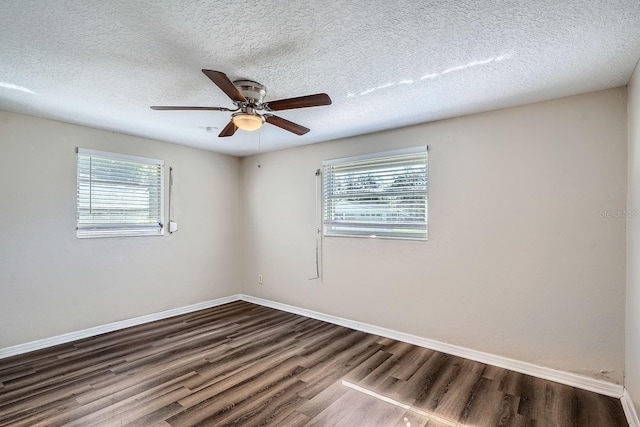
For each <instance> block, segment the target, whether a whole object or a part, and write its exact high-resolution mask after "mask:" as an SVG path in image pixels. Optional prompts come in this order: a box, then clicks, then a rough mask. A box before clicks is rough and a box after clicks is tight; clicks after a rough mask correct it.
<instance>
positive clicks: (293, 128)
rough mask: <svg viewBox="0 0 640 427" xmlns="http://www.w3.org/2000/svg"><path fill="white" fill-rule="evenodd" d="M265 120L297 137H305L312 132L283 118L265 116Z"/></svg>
mask: <svg viewBox="0 0 640 427" xmlns="http://www.w3.org/2000/svg"><path fill="white" fill-rule="evenodd" d="M264 119H265V120H266V121H267V123H271V124H272V125H274V126H278V127H279V128H282V129H284V130H288V131H289V132H293V133H295V134H296V135H304V134H305V133H307V132H309V131H310V130H311V129H308V128H306V127H304V126H300V125H299V124H297V123H293V122H290V121H289V120H286V119H283V118H282V117H278V116H274V115H271V114H265V115H264Z"/></svg>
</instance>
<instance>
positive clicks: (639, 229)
mask: <svg viewBox="0 0 640 427" xmlns="http://www.w3.org/2000/svg"><path fill="white" fill-rule="evenodd" d="M628 94H629V99H628V110H627V113H628V117H629V181H628V186H629V187H628V196H627V203H628V209H629V212H630V213H631V215H630V216H628V217H627V322H626V336H627V340H626V366H625V387H626V388H627V390H628V392H629V395H630V396H631V398H632V399H633V401H634V404H635V406H636V411H637V412H638V413H639V414H640V217H638V215H635V213H637V212H640V67H639V66H636V69H635V71H634V73H633V76H632V77H631V82H630V83H629V86H628Z"/></svg>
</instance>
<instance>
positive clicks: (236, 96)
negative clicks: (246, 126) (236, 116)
mask: <svg viewBox="0 0 640 427" xmlns="http://www.w3.org/2000/svg"><path fill="white" fill-rule="evenodd" d="M202 72H203V73H204V74H205V75H206V76H207V77H209V78H210V79H211V81H212V82H214V83H215V84H216V85H217V86H218V87H219V88H220V89H222V91H223V92H224V93H226V94H227V96H228V97H229V98H231V99H233V100H234V101H238V102H245V101H246V100H247V99H246V98H245V97H244V95H243V94H242V92H240V89H238V88H237V87H236V85H234V84H233V82H232V81H231V80H229V77H227V75H226V74H225V73H222V72H220V71H214V70H202Z"/></svg>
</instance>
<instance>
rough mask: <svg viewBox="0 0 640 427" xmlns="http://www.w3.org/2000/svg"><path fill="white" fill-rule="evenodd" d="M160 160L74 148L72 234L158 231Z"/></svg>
mask: <svg viewBox="0 0 640 427" xmlns="http://www.w3.org/2000/svg"><path fill="white" fill-rule="evenodd" d="M163 165H164V162H163V161H162V160H155V159H149V158H146V157H134V156H128V155H124V154H116V153H107V152H103V151H96V150H88V149H83V148H79V149H78V178H77V208H78V209H77V236H78V237H107V236H140V235H160V234H162V233H163V225H162V212H163V209H162V206H163V205H162V203H163V197H162V196H163V195H162V191H163V190H162V171H163Z"/></svg>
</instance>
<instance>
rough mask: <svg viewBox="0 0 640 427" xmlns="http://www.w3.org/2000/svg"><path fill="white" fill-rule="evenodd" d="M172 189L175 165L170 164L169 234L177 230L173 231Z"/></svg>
mask: <svg viewBox="0 0 640 427" xmlns="http://www.w3.org/2000/svg"><path fill="white" fill-rule="evenodd" d="M172 190H173V167H172V166H169V234H173V233H175V231H171V224H172V223H173V204H172V203H171V202H172V200H171V193H172Z"/></svg>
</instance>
